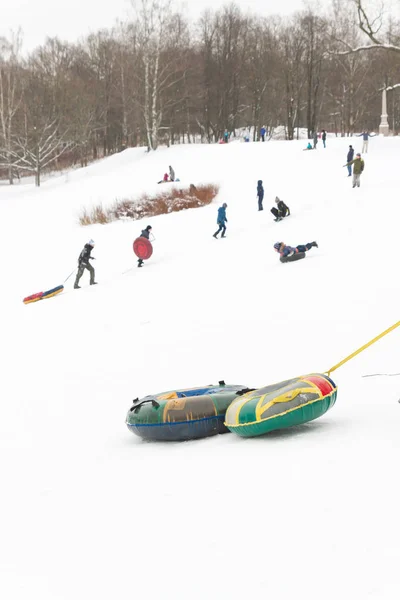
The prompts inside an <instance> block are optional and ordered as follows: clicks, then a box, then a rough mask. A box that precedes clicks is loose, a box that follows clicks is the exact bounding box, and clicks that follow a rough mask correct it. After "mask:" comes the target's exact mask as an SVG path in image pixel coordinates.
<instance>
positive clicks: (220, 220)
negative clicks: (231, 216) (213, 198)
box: [213, 202, 228, 239]
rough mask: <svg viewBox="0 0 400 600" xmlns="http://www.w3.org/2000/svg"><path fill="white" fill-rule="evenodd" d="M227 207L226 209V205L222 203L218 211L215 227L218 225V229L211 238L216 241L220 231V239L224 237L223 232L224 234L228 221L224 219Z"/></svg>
mask: <svg viewBox="0 0 400 600" xmlns="http://www.w3.org/2000/svg"><path fill="white" fill-rule="evenodd" d="M227 207H228V205H227V203H226V202H224V203H223V205H222V206H220V207H219V209H218V217H217V225H218V227H219V229H218V230H217V231H216V232H215V233H214V234H213V237H215V239H217V237H218V234H219V233H220V231H222V234H221V237H222V238H223V237H225V232H226V225H225V223H227V222H228V219H227V218H226V209H227Z"/></svg>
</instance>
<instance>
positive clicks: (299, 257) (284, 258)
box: [279, 252, 306, 263]
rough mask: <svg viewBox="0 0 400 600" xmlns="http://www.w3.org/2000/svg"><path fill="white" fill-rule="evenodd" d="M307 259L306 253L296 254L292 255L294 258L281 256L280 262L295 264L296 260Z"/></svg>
mask: <svg viewBox="0 0 400 600" xmlns="http://www.w3.org/2000/svg"><path fill="white" fill-rule="evenodd" d="M305 257H306V253H305V252H296V254H292V256H281V257H280V259H279V260H280V261H281V262H282V263H287V262H294V261H295V260H301V259H302V258H305Z"/></svg>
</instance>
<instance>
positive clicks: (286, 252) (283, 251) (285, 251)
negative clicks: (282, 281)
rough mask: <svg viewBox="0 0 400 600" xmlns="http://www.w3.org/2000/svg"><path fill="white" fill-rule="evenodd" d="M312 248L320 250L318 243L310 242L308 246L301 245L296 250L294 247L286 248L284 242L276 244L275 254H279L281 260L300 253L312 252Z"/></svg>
mask: <svg viewBox="0 0 400 600" xmlns="http://www.w3.org/2000/svg"><path fill="white" fill-rule="evenodd" d="M311 248H318V244H317V242H309V243H308V244H305V245H303V244H299V245H298V246H296V247H295V248H292V246H286V244H285V243H284V242H276V243H275V244H274V249H275V252H279V254H280V255H281V258H282V257H283V256H293V254H298V253H299V252H307V250H311Z"/></svg>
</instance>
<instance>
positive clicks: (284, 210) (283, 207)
mask: <svg viewBox="0 0 400 600" xmlns="http://www.w3.org/2000/svg"><path fill="white" fill-rule="evenodd" d="M277 206H278V210H279V213H280V215H281V216H282V217H287V216H288V215H290V210H289V207H288V206H286V204H285V203H284V201H283V200H279V202H278V204H277Z"/></svg>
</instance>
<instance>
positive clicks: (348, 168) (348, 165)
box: [347, 144, 354, 177]
mask: <svg viewBox="0 0 400 600" xmlns="http://www.w3.org/2000/svg"><path fill="white" fill-rule="evenodd" d="M353 158H354V148H353V146H352V145H351V144H350V146H349V151H348V153H347V170H348V172H349V174H348V177H351V165H350V164H349V163H351V161H352V160H353Z"/></svg>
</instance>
